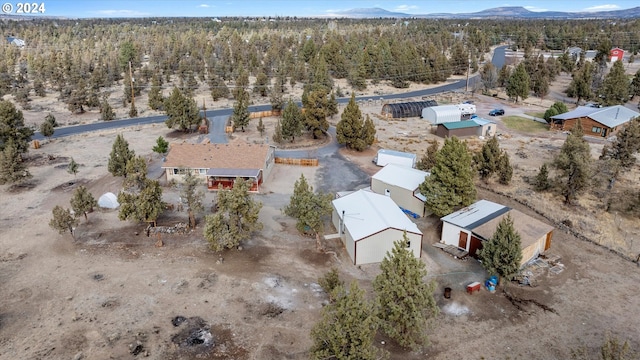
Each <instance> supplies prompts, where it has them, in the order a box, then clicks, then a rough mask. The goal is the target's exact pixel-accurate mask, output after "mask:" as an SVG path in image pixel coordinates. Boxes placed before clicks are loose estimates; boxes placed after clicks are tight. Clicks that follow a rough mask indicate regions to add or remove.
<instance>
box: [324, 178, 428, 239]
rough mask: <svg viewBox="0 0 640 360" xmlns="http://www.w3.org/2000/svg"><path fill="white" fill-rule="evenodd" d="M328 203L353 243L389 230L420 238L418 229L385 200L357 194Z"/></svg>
mask: <svg viewBox="0 0 640 360" xmlns="http://www.w3.org/2000/svg"><path fill="white" fill-rule="evenodd" d="M332 203H333V207H334V208H335V209H336V211H337V212H338V215H339V216H340V217H341V218H342V221H343V224H344V226H345V227H346V228H347V229H348V230H349V232H350V233H351V236H353V239H354V241H358V240H361V239H364V238H366V237H368V236H370V235H373V234H376V233H378V232H381V231H383V230H386V229H389V228H393V229H399V230H405V231H407V232H411V233H416V234H422V232H421V231H420V230H419V229H418V226H416V224H414V223H413V222H412V221H411V220H409V218H408V217H407V215H405V214H404V213H403V212H402V210H400V208H399V207H398V206H397V205H396V203H395V202H393V200H391V198H390V197H388V196H385V195H380V194H376V193H373V192H370V191H365V190H358V191H355V192H353V193H351V194H348V195H345V196H343V197H340V198H338V199H335V200H333V201H332ZM343 214H344V215H343ZM397 240H402V239H397Z"/></svg>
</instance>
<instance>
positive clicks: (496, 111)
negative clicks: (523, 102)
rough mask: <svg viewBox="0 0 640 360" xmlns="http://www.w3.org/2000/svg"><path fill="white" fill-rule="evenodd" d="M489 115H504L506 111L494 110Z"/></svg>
mask: <svg viewBox="0 0 640 360" xmlns="http://www.w3.org/2000/svg"><path fill="white" fill-rule="evenodd" d="M489 115H491V116H500V115H504V109H493V110H491V111H489Z"/></svg>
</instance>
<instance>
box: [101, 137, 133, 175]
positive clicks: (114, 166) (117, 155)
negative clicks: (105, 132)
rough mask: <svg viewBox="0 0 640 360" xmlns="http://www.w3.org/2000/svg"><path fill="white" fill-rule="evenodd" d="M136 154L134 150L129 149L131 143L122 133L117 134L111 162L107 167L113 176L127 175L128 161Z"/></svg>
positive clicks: (110, 158)
mask: <svg viewBox="0 0 640 360" xmlns="http://www.w3.org/2000/svg"><path fill="white" fill-rule="evenodd" d="M134 156H135V152H134V151H133V150H129V143H128V142H127V140H125V139H124V137H123V136H122V134H118V136H116V140H115V141H114V142H113V145H112V147H111V155H110V156H109V164H108V166H107V169H108V170H109V172H110V173H111V174H112V175H113V176H125V177H126V174H127V172H126V170H127V169H126V168H127V162H128V161H129V160H131V159H132V158H133V157H134Z"/></svg>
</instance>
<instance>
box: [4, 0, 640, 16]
mask: <svg viewBox="0 0 640 360" xmlns="http://www.w3.org/2000/svg"><path fill="white" fill-rule="evenodd" d="M37 2H38V3H44V5H45V15H49V16H65V17H72V18H93V17H149V16H159V17H165V16H197V17H216V16H299V17H305V16H330V15H331V14H334V13H336V12H337V11H343V10H348V9H354V8H370V7H380V8H383V9H385V10H388V11H398V12H404V13H408V14H431V13H441V12H445V13H468V12H475V11H480V10H484V9H489V8H493V7H500V6H522V7H525V8H527V9H529V10H531V11H545V10H549V11H569V12H578V11H604V10H621V9H628V8H632V7H635V6H638V5H639V3H638V1H634V0H617V1H615V0H613V1H612V0H604V1H596V0H581V1H574V0H570V1H558V0H555V1H548V0H528V1H516V0H513V1H501V0H480V1H477V0H403V1H395V0H369V1H362V0H343V1H335V0H319V1H318V0H272V1H268V0H265V1H259V0H256V1H250V0H244V1H242V0H219V1H218V0H184V1H179V0H155V1H147V0H129V1H121V0H115V1H114V0H110V1H107V0H85V1H82V0H80V1H78V0H45V1H37ZM14 4H15V3H14ZM14 12H15V5H14Z"/></svg>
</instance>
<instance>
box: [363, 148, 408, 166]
mask: <svg viewBox="0 0 640 360" xmlns="http://www.w3.org/2000/svg"><path fill="white" fill-rule="evenodd" d="M416 159H417V156H416V154H412V153H408V152H402V151H395V150H389V149H380V150H378V153H377V154H376V157H375V158H374V159H373V162H374V163H375V164H376V165H378V166H386V165H387V164H398V165H404V166H408V167H414V166H416Z"/></svg>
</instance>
